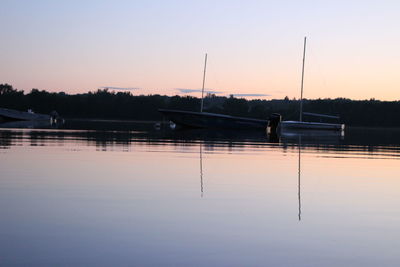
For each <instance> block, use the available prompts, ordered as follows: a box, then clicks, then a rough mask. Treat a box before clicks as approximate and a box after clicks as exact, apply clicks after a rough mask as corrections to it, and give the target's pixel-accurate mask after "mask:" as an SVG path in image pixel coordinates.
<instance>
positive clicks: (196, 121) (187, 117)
mask: <svg viewBox="0 0 400 267" xmlns="http://www.w3.org/2000/svg"><path fill="white" fill-rule="evenodd" d="M206 67H207V54H206V55H205V62H204V73H203V87H202V91H201V106H200V112H195V111H185V110H174V109H159V110H158V111H159V112H161V113H162V114H163V115H164V116H165V117H167V118H168V119H169V120H171V121H172V122H174V123H175V124H176V125H178V126H180V127H185V128H210V129H235V130H236V129H240V130H254V129H266V128H267V126H268V120H260V119H253V118H245V117H236V116H230V115H224V114H217V113H209V112H203V102H204V84H205V79H206Z"/></svg>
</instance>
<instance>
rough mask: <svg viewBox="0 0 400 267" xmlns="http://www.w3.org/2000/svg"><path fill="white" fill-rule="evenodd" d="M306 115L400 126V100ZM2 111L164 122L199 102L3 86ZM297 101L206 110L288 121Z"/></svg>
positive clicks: (311, 105)
mask: <svg viewBox="0 0 400 267" xmlns="http://www.w3.org/2000/svg"><path fill="white" fill-rule="evenodd" d="M303 106H304V110H305V111H312V112H316V113H322V114H337V115H339V116H340V117H341V118H342V120H343V123H345V124H346V125H352V126H357V125H359V126H386V127H398V126H400V120H399V119H398V115H397V114H398V112H399V110H400V102H399V101H392V102H388V101H378V100H374V99H371V100H364V101H353V100H349V99H343V98H338V99H318V100H307V99H305V100H304V102H303ZM0 107H4V108H12V109H17V110H27V109H33V110H35V111H37V112H40V113H46V114H48V113H50V112H51V111H52V110H57V111H58V113H59V114H60V115H61V116H63V117H65V118H104V119H106V118H107V119H129V120H158V121H159V120H162V116H161V114H160V113H159V112H158V111H157V109H159V108H168V109H181V110H191V111H197V110H198V109H199V107H200V99H198V98H195V97H190V96H183V97H181V96H172V97H169V96H161V95H147V96H145V95H132V94H131V93H130V92H118V93H115V92H112V91H108V90H98V91H96V92H89V93H83V94H76V95H69V94H66V93H63V92H61V93H50V92H46V91H40V90H37V89H32V90H31V91H30V92H29V93H27V94H25V93H24V92H23V91H19V90H16V89H14V88H13V87H12V86H10V85H7V84H0ZM298 107H299V101H298V100H290V99H288V98H285V99H280V100H246V99H242V98H235V97H219V96H215V95H208V96H207V97H206V99H205V101H204V111H208V112H215V113H221V114H228V115H235V116H244V117H253V118H260V119H265V118H268V117H269V115H270V114H271V113H274V112H277V113H280V114H282V115H283V118H284V119H287V120H291V119H297V117H298Z"/></svg>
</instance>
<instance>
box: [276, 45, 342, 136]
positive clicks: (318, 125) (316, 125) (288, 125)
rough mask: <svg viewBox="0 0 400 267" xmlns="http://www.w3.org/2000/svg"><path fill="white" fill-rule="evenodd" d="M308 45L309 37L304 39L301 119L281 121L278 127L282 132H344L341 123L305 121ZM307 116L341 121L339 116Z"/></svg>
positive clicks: (312, 114)
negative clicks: (304, 93)
mask: <svg viewBox="0 0 400 267" xmlns="http://www.w3.org/2000/svg"><path fill="white" fill-rule="evenodd" d="M306 44H307V37H304V50H303V67H302V71H301V94H300V119H299V120H298V121H281V122H280V123H279V126H278V130H280V131H290V130H313V131H314V130H316V131H320V130H323V131H343V130H344V127H345V126H344V124H340V123H323V122H306V121H303V84H304V64H305V58H306ZM304 114H306V115H311V116H317V117H325V118H331V119H339V117H337V116H331V115H323V114H316V113H307V112H304Z"/></svg>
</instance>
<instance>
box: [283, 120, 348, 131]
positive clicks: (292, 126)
mask: <svg viewBox="0 0 400 267" xmlns="http://www.w3.org/2000/svg"><path fill="white" fill-rule="evenodd" d="M279 127H280V130H281V131H282V130H313V131H343V130H344V124H339V123H320V122H304V121H282V122H281V123H280V124H279Z"/></svg>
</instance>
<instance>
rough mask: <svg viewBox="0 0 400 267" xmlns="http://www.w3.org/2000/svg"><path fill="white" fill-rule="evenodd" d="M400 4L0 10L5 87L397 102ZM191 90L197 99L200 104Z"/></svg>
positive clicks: (20, 6) (130, 4) (41, 5)
mask: <svg viewBox="0 0 400 267" xmlns="http://www.w3.org/2000/svg"><path fill="white" fill-rule="evenodd" d="M399 3H400V2H397V1H329V2H328V1H18V0H14V1H4V0H2V1H1V6H2V7H1V9H0V25H1V28H0V34H1V36H2V41H1V44H0V48H1V52H0V60H1V62H2V64H1V66H0V82H1V83H4V82H7V83H10V84H12V85H14V87H17V88H19V89H25V90H30V89H31V88H39V89H46V90H51V91H66V92H70V93H75V92H85V91H88V90H95V89H97V88H99V87H104V86H110V87H122V88H142V89H140V90H135V92H134V93H144V94H147V93H160V94H176V93H177V92H178V91H177V90H176V88H181V89H182V88H184V89H192V90H195V91H196V89H199V88H200V87H201V82H202V69H203V61H204V53H206V52H207V53H208V54H209V61H208V68H207V81H206V87H207V88H209V90H212V91H218V92H224V93H226V94H266V95H270V96H268V97H267V98H281V97H284V96H286V95H288V96H289V97H298V95H299V83H300V68H301V56H302V55H301V53H302V42H303V37H304V36H305V35H307V36H308V38H309V40H308V48H307V64H306V80H305V97H308V98H317V97H349V98H353V99H365V98H371V97H375V98H378V99H400V97H399V95H400V90H399V89H400V82H399V81H398V76H399V70H400V52H399V47H400V31H399V29H400V19H399V11H400V4H399ZM195 91H193V93H192V94H191V95H198V93H196V92H195Z"/></svg>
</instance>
